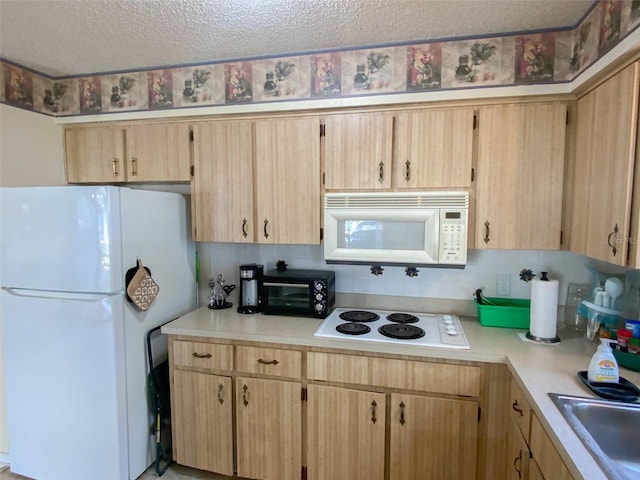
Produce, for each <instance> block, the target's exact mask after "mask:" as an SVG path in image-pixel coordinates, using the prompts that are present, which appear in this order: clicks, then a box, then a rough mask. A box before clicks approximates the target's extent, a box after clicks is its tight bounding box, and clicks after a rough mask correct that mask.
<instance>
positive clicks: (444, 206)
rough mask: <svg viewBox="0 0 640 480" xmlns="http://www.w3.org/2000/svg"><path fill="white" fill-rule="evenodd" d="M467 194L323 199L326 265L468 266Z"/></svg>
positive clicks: (330, 196) (342, 195)
mask: <svg viewBox="0 0 640 480" xmlns="http://www.w3.org/2000/svg"><path fill="white" fill-rule="evenodd" d="M468 218H469V194H468V193H467V192H383V193H377V192H358V193H327V194H325V196H324V259H325V261H326V262H327V263H347V264H366V265H402V266H441V267H455V268H464V266H465V265H466V263H467V226H468Z"/></svg>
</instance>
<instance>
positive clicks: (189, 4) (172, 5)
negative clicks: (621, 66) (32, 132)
mask: <svg viewBox="0 0 640 480" xmlns="http://www.w3.org/2000/svg"><path fill="white" fill-rule="evenodd" d="M592 4H593V0H109V1H103V0H0V57H3V58H5V59H7V60H10V61H14V62H17V63H19V64H21V65H24V66H27V67H30V68H33V69H35V70H37V71H40V72H42V73H45V74H49V75H53V76H58V75H74V74H80V73H96V72H106V71H113V70H132V69H136V68H143V67H153V66H161V65H177V64H187V63H198V62H206V61H215V60H223V59H230V58H245V57H253V56H260V55H281V54H287V53H293V52H303V51H309V50H321V49H332V48H345V47H358V46H365V45H375V44H384V43H400V42H412V41H419V40H429V39H435V38H449V37H463V36H480V35H485V34H494V33H505V32H513V31H522V30H538V29H544V28H554V29H559V28H562V27H567V26H574V25H575V24H576V23H577V22H578V20H580V19H581V18H582V16H583V15H584V14H585V13H586V12H587V10H588V9H589V7H590V6H591V5H592Z"/></svg>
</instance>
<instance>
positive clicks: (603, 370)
mask: <svg viewBox="0 0 640 480" xmlns="http://www.w3.org/2000/svg"><path fill="white" fill-rule="evenodd" d="M611 341H612V340H611V339H609V338H601V339H600V345H599V346H598V350H596V353H594V354H593V357H591V361H590V362H589V371H588V373H587V378H588V379H589V381H590V382H607V383H618V382H619V375H618V362H616V357H614V356H613V352H612V351H611V345H610V344H609V342H611Z"/></svg>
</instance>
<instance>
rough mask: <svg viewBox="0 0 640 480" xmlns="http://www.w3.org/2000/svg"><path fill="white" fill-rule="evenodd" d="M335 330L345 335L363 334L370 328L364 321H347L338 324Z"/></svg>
mask: <svg viewBox="0 0 640 480" xmlns="http://www.w3.org/2000/svg"><path fill="white" fill-rule="evenodd" d="M336 330H337V331H338V332H340V333H345V334H347V335H364V334H365V333H369V332H370V331H371V328H370V327H369V326H368V325H365V324H364V323H357V322H349V323H342V324H340V325H338V326H337V327H336Z"/></svg>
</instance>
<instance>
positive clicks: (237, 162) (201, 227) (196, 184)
mask: <svg viewBox="0 0 640 480" xmlns="http://www.w3.org/2000/svg"><path fill="white" fill-rule="evenodd" d="M193 137H194V138H193V165H194V176H193V183H192V192H191V193H192V212H193V224H194V239H195V240H196V241H199V242H239V243H241V242H249V243H250V242H255V230H256V228H255V218H254V204H253V122H252V121H251V120H232V121H211V122H202V123H197V124H195V125H194V127H193Z"/></svg>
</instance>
